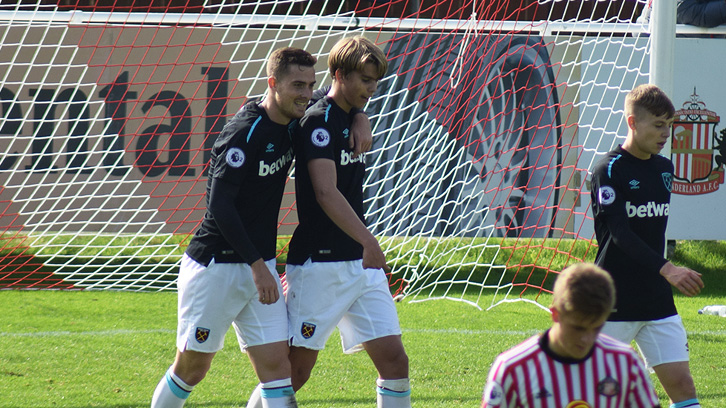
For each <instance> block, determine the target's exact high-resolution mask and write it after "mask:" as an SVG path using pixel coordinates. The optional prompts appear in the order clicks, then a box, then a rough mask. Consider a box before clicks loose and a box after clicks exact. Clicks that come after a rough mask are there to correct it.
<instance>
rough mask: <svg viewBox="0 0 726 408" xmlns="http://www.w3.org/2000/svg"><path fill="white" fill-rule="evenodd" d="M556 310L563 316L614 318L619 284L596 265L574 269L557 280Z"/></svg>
mask: <svg viewBox="0 0 726 408" xmlns="http://www.w3.org/2000/svg"><path fill="white" fill-rule="evenodd" d="M553 294H554V297H553V300H552V307H553V308H555V309H557V311H559V312H560V313H569V312H576V313H579V314H581V315H583V316H589V317H592V318H594V319H597V318H600V317H602V316H603V315H606V314H608V315H609V314H610V313H611V312H612V310H613V307H614V306H615V284H614V283H613V279H612V277H610V274H608V273H607V272H605V270H603V269H602V268H600V267H599V266H597V265H595V264H592V263H578V264H574V265H571V266H569V267H567V268H565V270H563V271H562V272H560V276H558V277H557V281H555V287H554V289H553Z"/></svg>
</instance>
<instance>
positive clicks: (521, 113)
mask: <svg viewBox="0 0 726 408" xmlns="http://www.w3.org/2000/svg"><path fill="white" fill-rule="evenodd" d="M142 3H143V4H142ZM87 4H88V2H80V1H79V2H72V1H71V2H68V1H64V2H60V3H55V2H43V1H41V2H40V3H33V4H32V5H23V4H22V2H21V4H16V5H0V24H1V25H0V38H2V41H1V42H0V50H1V51H2V54H3V55H7V56H9V57H10V58H11V59H9V60H6V61H5V62H2V63H0V81H2V82H0V112H1V113H2V115H3V123H2V126H1V127H0V208H2V212H1V213H0V240H1V244H0V288H62V289H70V288H78V289H82V288H103V289H125V290H164V289H174V288H175V278H176V273H177V270H178V261H179V256H180V254H181V253H182V252H183V250H184V247H185V245H186V242H188V239H189V237H190V236H191V234H193V233H194V230H195V229H196V227H197V226H198V224H199V222H200V220H201V219H202V217H203V214H204V210H205V201H204V194H205V185H206V178H207V167H206V166H207V162H208V159H209V152H210V148H211V146H212V144H213V142H214V139H215V137H216V135H217V134H218V133H219V132H220V130H221V128H222V126H223V125H224V123H225V122H226V121H227V119H228V118H229V117H230V116H231V115H233V114H234V113H235V112H236V111H237V109H238V108H239V107H240V106H241V105H242V104H244V103H245V101H247V100H248V99H249V98H256V97H260V96H261V95H263V94H264V92H265V89H266V82H265V70H264V63H265V60H266V57H267V55H269V53H270V52H271V51H272V50H273V49H275V48H278V47H281V46H296V47H300V48H304V49H307V50H308V51H310V52H312V53H313V54H314V55H316V56H317V57H318V58H319V66H318V70H319V71H318V82H319V83H327V82H329V78H328V77H327V73H326V69H325V63H326V55H327V52H328V50H329V49H330V47H331V46H332V44H333V43H334V42H335V41H336V40H337V39H338V38H341V37H343V36H347V35H365V36H367V37H369V38H371V39H373V40H374V41H376V43H377V44H378V45H379V46H380V47H381V48H382V49H383V50H384V51H385V53H386V55H387V56H388V58H389V64H390V68H389V75H388V76H387V77H386V78H384V79H383V80H382V81H381V83H380V86H379V95H378V96H377V97H376V98H375V100H372V101H371V103H370V104H369V106H368V109H367V111H368V112H369V115H370V116H371V121H372V124H373V126H374V133H375V142H374V147H373V151H372V152H371V153H369V155H368V159H367V163H368V179H367V182H366V197H367V199H366V205H367V207H368V210H367V211H368V212H367V217H368V222H369V226H370V228H371V230H372V231H374V233H376V234H377V235H378V236H381V237H382V238H381V240H382V244H384V246H385V247H386V248H387V255H388V256H389V258H390V259H391V262H392V263H394V264H396V265H397V266H398V267H397V268H395V270H394V272H393V274H392V275H391V277H390V280H391V284H392V286H393V288H394V290H395V291H397V292H401V293H405V294H411V295H414V296H423V297H427V296H431V297H435V296H438V295H437V294H438V293H441V292H442V290H443V292H444V293H445V295H444V296H445V297H450V298H451V297H454V298H456V297H459V298H463V296H464V294H465V293H467V294H471V293H474V294H475V296H476V293H477V292H478V293H479V296H481V293H482V292H483V291H484V290H485V289H493V290H495V291H497V292H499V291H500V290H501V291H502V293H505V294H504V295H503V296H504V297H507V296H508V293H509V292H510V291H512V289H514V290H515V292H512V293H514V295H513V296H514V297H517V296H519V297H521V296H523V295H526V294H529V293H533V294H534V296H535V299H536V298H537V296H538V294H539V293H546V292H547V291H548V290H549V286H548V285H549V284H548V282H549V280H548V279H549V277H550V275H551V274H552V273H556V272H557V271H556V270H555V268H553V266H552V265H553V262H554V259H555V257H558V258H559V259H561V258H562V257H565V258H566V259H570V260H571V261H573V262H574V261H579V260H583V259H585V258H586V257H587V256H588V254H589V252H588V251H591V250H589V249H586V250H585V252H584V253H583V252H582V251H579V252H578V251H575V250H574V249H573V247H572V245H573V244H572V240H573V239H579V240H582V239H584V240H588V241H590V240H591V239H592V237H593V234H592V227H591V226H588V223H590V224H591V220H588V217H589V216H588V215H587V206H588V205H589V192H587V191H586V182H585V180H586V175H587V169H588V168H589V166H590V164H591V162H592V160H593V157H594V154H596V153H597V152H602V151H607V150H609V147H610V146H611V145H610V144H608V145H607V146H606V145H605V144H604V143H600V142H598V140H600V137H601V136H602V133H603V129H604V131H605V133H606V134H607V132H611V131H612V132H615V131H616V130H617V129H615V130H612V128H613V126H612V124H610V123H606V124H605V125H604V128H603V129H600V128H599V126H600V122H601V121H598V120H597V119H598V118H595V120H594V121H593V123H590V122H587V121H585V120H584V119H590V116H596V114H595V113H591V112H592V110H593V109H595V110H598V109H599V110H605V109H609V111H611V112H614V111H617V110H618V109H619V107H618V106H614V105H613V104H612V103H611V102H612V101H610V100H606V99H604V97H603V96H602V95H599V94H598V92H599V89H601V88H603V89H606V90H610V89H613V88H615V86H622V87H623V88H629V87H631V85H632V83H634V82H636V81H639V80H641V77H638V76H637V75H636V76H633V75H631V74H630V73H631V72H632V71H633V68H632V67H631V66H630V65H628V64H631V63H632V61H628V62H626V63H625V64H624V65H623V66H622V67H619V66H614V65H613V67H612V68H611V70H612V72H615V74H611V75H610V76H609V77H608V78H606V79H605V80H603V81H601V82H602V83H600V82H597V81H600V76H602V75H605V74H604V73H603V72H601V71H595V70H596V69H597V65H598V64H600V65H603V66H606V67H610V65H611V62H610V61H609V60H604V59H602V58H603V57H602V56H600V57H599V58H600V60H599V61H598V60H597V59H596V58H595V56H597V53H599V52H601V51H602V50H605V51H607V52H606V54H607V53H608V52H609V51H608V50H611V49H614V48H618V49H619V50H621V51H617V52H616V53H615V56H616V58H618V59H623V58H625V60H628V57H627V55H632V56H636V55H637V58H638V59H639V60H642V59H643V58H644V55H645V53H644V52H643V45H642V41H641V42H638V41H637V40H638V39H637V38H636V39H635V40H632V41H631V39H628V38H626V37H628V36H629V34H623V29H622V28H621V27H626V29H625V32H627V31H628V30H631V31H635V32H637V26H636V25H635V23H634V21H635V19H636V18H637V16H638V15H639V14H640V10H641V9H642V4H641V3H640V2H637V1H612V2H588V1H567V2H559V1H541V0H540V1H525V0H522V1H510V2H481V1H426V0H420V1H412V0H400V1H396V0H391V1H381V0H377V1H358V2H356V1H344V2H332V1H314V2H300V1H278V2H270V1H247V0H245V1H237V2H231V1H224V0H218V1H207V2H202V1H201V0H199V1H184V2H177V1H174V0H171V1H169V2H167V5H166V6H154V5H148V2H139V1H97V2H95V5H87ZM611 27H615V28H618V29H617V30H611V29H610V28H611ZM608 30H610V31H608ZM593 33H594V34H593ZM630 37H633V36H632V35H631V36H630ZM593 38H594V39H596V40H591V39H593ZM601 44H606V45H605V46H604V48H603V46H601ZM608 44H609V45H608ZM588 53H589V54H588ZM627 53H629V54H627ZM622 55H625V57H622ZM588 56H592V57H593V58H592V59H593V61H588V60H587V57H588ZM629 58H630V60H633V61H636V62H635V63H636V64H637V61H638V60H636V57H629ZM618 70H622V71H623V72H625V73H626V74H623V75H622V76H623V77H624V78H625V80H628V81H630V82H627V83H623V82H620V83H617V84H616V85H613V84H612V82H613V76H617V72H618ZM608 92H609V91H608ZM606 93H607V92H606ZM616 96H617V95H616ZM583 118H584V119H583ZM615 127H617V126H615ZM598 130H599V131H600V132H599V134H598V135H595V133H597V131H598ZM596 138H597V139H596ZM608 143H609V141H608ZM591 146H595V148H591ZM292 184H293V183H288V185H289V186H290V188H288V189H287V191H286V193H285V198H284V199H283V208H281V211H280V222H279V235H280V237H281V238H280V246H279V247H280V253H279V256H280V259H284V256H285V253H286V242H287V241H286V239H287V237H289V235H290V234H291V233H292V231H293V230H294V227H295V225H296V223H297V221H296V211H295V202H294V192H293V191H292ZM441 238H447V240H448V241H447V242H443V241H441V240H440V239H441ZM593 245H594V244H593ZM588 248H589V247H588ZM432 251H433V253H435V254H436V257H437V258H439V260H438V261H437V262H435V265H446V266H444V267H440V266H437V267H436V268H434V269H433V270H426V272H425V273H424V272H423V270H424V269H427V268H428V266H424V264H423V262H424V261H423V260H422V259H423V258H426V257H428V258H430V257H431V255H429V254H430V253H431V252H432ZM502 253H506V254H508V255H506V256H504V257H503V256H502V255H501V254H502ZM419 254H420V256H419ZM492 254H494V255H492ZM590 255H591V254H590ZM558 262H560V263H562V261H561V260H558ZM567 262H568V261H565V263H567ZM442 288H443V289H442ZM462 288H463V289H462ZM435 293H437V294H435ZM474 302H475V303H478V302H479V299H478V298H477V299H476V300H475V301H474Z"/></svg>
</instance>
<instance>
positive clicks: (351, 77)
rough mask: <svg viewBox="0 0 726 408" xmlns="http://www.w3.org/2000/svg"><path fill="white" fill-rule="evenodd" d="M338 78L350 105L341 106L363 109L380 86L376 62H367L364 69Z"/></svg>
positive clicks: (344, 96)
mask: <svg viewBox="0 0 726 408" xmlns="http://www.w3.org/2000/svg"><path fill="white" fill-rule="evenodd" d="M336 80H338V81H340V90H341V94H342V97H343V99H344V100H345V103H346V104H347V105H348V106H341V107H342V108H344V109H345V108H358V109H363V107H364V106H366V104H367V103H368V100H369V99H371V97H373V95H374V94H375V93H376V89H377V88H378V70H377V69H376V65H375V64H373V63H371V62H367V63H365V65H363V70H361V71H353V72H350V73H348V75H339V76H337V77H336Z"/></svg>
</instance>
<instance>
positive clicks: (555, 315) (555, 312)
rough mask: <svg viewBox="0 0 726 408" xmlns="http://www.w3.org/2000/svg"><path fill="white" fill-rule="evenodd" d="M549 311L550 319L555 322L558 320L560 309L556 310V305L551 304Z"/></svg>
mask: <svg viewBox="0 0 726 408" xmlns="http://www.w3.org/2000/svg"><path fill="white" fill-rule="evenodd" d="M550 312H552V321H553V322H555V323H559V322H560V311H559V310H557V308H556V307H554V306H552V307H550Z"/></svg>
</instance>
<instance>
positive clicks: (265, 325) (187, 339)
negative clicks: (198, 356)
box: [176, 254, 288, 353]
mask: <svg viewBox="0 0 726 408" xmlns="http://www.w3.org/2000/svg"><path fill="white" fill-rule="evenodd" d="M275 263H276V262H275V259H271V260H269V261H266V262H265V264H266V265H267V268H268V269H269V270H270V273H271V274H272V275H273V276H274V277H275V279H276V280H277V286H278V288H277V289H278V290H279V291H280V300H278V301H277V302H275V303H274V304H271V305H265V304H262V303H260V301H259V296H258V293H257V287H256V286H255V283H254V280H253V279H252V268H250V266H249V265H248V264H245V263H215V262H214V260H212V261H211V262H210V263H209V266H207V267H205V266H204V265H200V264H199V263H197V262H196V261H195V260H194V259H192V258H190V257H189V256H187V255H186V254H184V256H183V257H182V263H181V269H180V271H179V280H178V281H177V288H178V291H179V295H178V296H179V309H178V314H179V321H178V326H177V337H176V345H177V348H178V349H179V350H193V351H198V352H202V353H213V352H217V351H219V350H221V349H222V347H223V346H224V337H225V335H226V334H227V331H228V330H229V326H230V325H232V326H234V329H235V332H236V333H237V340H238V341H239V345H240V348H241V349H242V351H245V350H246V349H247V347H249V346H258V345H262V344H268V343H275V342H279V341H287V330H288V324H287V311H286V310H285V309H286V308H285V300H284V297H283V296H282V286H281V285H280V277H279V275H278V274H277V271H276V270H275Z"/></svg>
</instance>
